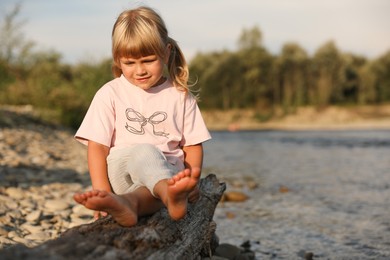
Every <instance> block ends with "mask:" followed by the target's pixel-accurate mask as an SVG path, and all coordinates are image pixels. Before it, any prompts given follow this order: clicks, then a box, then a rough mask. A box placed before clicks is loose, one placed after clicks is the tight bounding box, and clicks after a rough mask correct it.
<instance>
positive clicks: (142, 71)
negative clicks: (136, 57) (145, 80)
mask: <svg viewBox="0 0 390 260" xmlns="http://www.w3.org/2000/svg"><path fill="white" fill-rule="evenodd" d="M135 73H136V74H137V75H143V74H145V73H146V70H145V66H144V64H138V65H137V66H136V69H135Z"/></svg>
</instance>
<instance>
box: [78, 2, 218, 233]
mask: <svg viewBox="0 0 390 260" xmlns="http://www.w3.org/2000/svg"><path fill="white" fill-rule="evenodd" d="M112 56H113V73H114V76H115V77H116V78H115V79H114V80H112V81H110V82H108V83H106V84H105V85H104V86H103V87H102V88H100V89H99V90H98V91H97V93H96V95H95V97H94V98H93V100H92V103H91V105H90V107H89V109H88V112H87V114H86V115H85V118H84V120H83V122H82V124H81V126H80V128H79V129H78V131H77V133H76V135H75V138H76V139H77V140H79V141H80V142H82V143H83V144H86V145H88V166H89V171H90V177H91V181H92V187H93V190H92V191H88V192H85V193H78V194H75V195H74V199H75V201H76V202H78V203H80V204H83V205H84V206H85V207H87V208H89V209H92V210H95V218H99V216H100V215H106V214H107V213H108V214H111V215H112V216H113V218H114V219H115V220H116V221H117V222H118V223H119V224H121V225H123V226H133V225H135V224H136V223H137V220H138V217H139V216H144V215H149V214H152V213H154V212H156V211H158V210H159V209H160V208H161V207H163V206H166V207H167V209H168V212H169V215H170V216H171V218H172V219H174V220H178V219H181V218H183V217H184V216H185V214H186V212H187V201H190V202H193V201H195V200H196V199H197V198H198V197H199V190H198V187H197V184H198V182H199V178H200V176H201V168H202V161H203V147H202V143H203V142H205V141H207V140H209V139H210V138H211V137H210V134H209V132H208V130H207V128H206V126H205V123H204V121H203V119H202V116H201V114H200V111H199V108H198V105H197V103H196V99H195V98H194V96H193V95H192V94H191V92H190V91H189V87H188V85H187V82H188V74H189V73H188V67H187V64H186V61H185V58H184V56H183V54H182V52H181V50H180V48H179V46H178V45H177V43H176V42H175V41H174V40H173V39H171V38H170V37H169V36H168V31H167V29H166V26H165V24H164V21H163V20H162V18H161V17H160V16H159V15H158V14H157V13H156V12H155V11H154V10H153V9H151V8H148V7H139V8H137V9H134V10H127V11H124V12H123V13H121V14H120V16H119V17H118V19H117V21H116V22H115V24H114V28H113V31H112ZM164 71H167V72H168V74H169V75H168V76H164Z"/></svg>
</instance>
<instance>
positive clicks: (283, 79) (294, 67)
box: [274, 43, 309, 113]
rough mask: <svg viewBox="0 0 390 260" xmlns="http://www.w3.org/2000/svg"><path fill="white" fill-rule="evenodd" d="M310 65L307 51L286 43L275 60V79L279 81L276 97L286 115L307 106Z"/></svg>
mask: <svg viewBox="0 0 390 260" xmlns="http://www.w3.org/2000/svg"><path fill="white" fill-rule="evenodd" d="M308 65H309V57H308V55H307V53H306V51H305V50H304V49H303V48H302V47H300V46H299V45H298V44H296V43H286V44H285V45H284V46H283V48H282V52H281V54H280V55H279V56H278V57H277V59H276V60H275V69H276V75H275V77H276V78H277V79H278V80H277V81H276V85H275V87H274V96H275V100H277V101H278V104H280V105H281V106H282V107H283V109H284V111H285V112H286V113H289V112H293V111H295V109H296V108H297V107H298V106H303V105H305V104H307V75H308ZM291 109H292V110H291ZM290 110H291V111H290Z"/></svg>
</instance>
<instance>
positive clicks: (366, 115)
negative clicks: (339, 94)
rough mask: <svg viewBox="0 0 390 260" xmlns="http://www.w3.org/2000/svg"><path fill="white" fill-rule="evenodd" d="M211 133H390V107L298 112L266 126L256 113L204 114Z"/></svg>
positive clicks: (221, 112) (228, 112) (238, 111)
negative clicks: (289, 131)
mask: <svg viewBox="0 0 390 260" xmlns="http://www.w3.org/2000/svg"><path fill="white" fill-rule="evenodd" d="M202 114H203V117H204V120H205V122H206V124H207V126H208V128H209V129H210V130H230V131H238V130H255V129H257V130H259V129H285V130H338V129H390V105H382V106H362V107H335V106H331V107H327V108H323V109H316V108H313V107H302V108H298V109H297V111H296V113H294V114H290V115H287V116H276V117H274V118H271V119H270V120H268V121H266V122H260V120H259V119H257V118H256V114H257V111H254V110H230V111H202Z"/></svg>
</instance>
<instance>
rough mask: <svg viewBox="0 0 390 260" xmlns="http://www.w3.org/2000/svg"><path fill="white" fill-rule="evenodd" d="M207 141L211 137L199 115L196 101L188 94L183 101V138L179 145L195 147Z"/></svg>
mask: <svg viewBox="0 0 390 260" xmlns="http://www.w3.org/2000/svg"><path fill="white" fill-rule="evenodd" d="M209 139H211V136H210V133H209V131H208V129H207V127H206V124H205V122H204V120H203V117H202V115H201V113H200V110H199V107H198V104H197V102H196V99H195V98H194V96H193V95H192V94H188V95H186V99H185V111H184V124H183V138H182V141H181V143H180V145H181V146H190V145H196V144H199V143H203V142H205V141H207V140H209Z"/></svg>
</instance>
